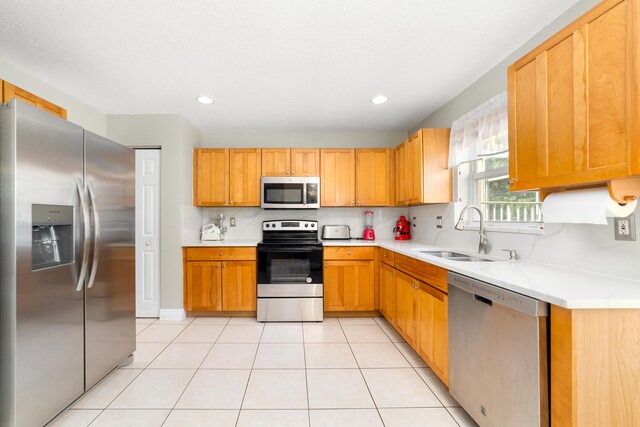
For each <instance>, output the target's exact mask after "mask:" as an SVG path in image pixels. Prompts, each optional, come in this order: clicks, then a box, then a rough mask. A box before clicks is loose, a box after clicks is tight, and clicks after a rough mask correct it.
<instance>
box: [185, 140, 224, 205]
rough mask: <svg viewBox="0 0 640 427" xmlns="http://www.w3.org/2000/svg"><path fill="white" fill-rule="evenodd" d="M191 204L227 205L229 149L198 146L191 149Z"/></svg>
mask: <svg viewBox="0 0 640 427" xmlns="http://www.w3.org/2000/svg"><path fill="white" fill-rule="evenodd" d="M193 204H194V205H195V206H228V205H229V150H228V149H227V148H199V149H195V150H193Z"/></svg>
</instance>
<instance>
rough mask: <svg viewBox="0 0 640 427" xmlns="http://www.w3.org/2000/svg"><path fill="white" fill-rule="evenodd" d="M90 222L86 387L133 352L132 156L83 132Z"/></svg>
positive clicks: (133, 236)
mask: <svg viewBox="0 0 640 427" xmlns="http://www.w3.org/2000/svg"><path fill="white" fill-rule="evenodd" d="M84 141H85V184H86V187H87V200H88V203H89V205H90V211H91V213H90V216H91V220H92V233H91V255H90V260H91V261H90V268H89V271H88V273H87V276H88V278H87V284H86V299H85V309H86V310H85V319H86V324H85V343H86V347H85V354H86V360H85V371H86V387H87V389H88V388H89V387H91V386H92V385H94V384H95V383H96V382H97V381H99V380H100V379H101V378H102V377H104V376H105V375H106V374H107V373H109V371H111V370H112V369H113V368H115V367H116V366H117V365H118V364H119V363H120V362H122V361H123V360H124V359H126V358H127V357H128V356H129V355H130V354H132V353H133V352H134V350H135V152H134V150H132V149H130V148H127V147H124V146H122V145H120V144H117V143H115V142H113V141H110V140H108V139H105V138H102V137H100V136H98V135H95V134H92V133H91V132H88V131H85V134H84Z"/></svg>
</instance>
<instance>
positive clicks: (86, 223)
mask: <svg viewBox="0 0 640 427" xmlns="http://www.w3.org/2000/svg"><path fill="white" fill-rule="evenodd" d="M76 189H77V190H78V198H79V199H80V209H81V210H82V224H83V229H84V232H83V233H82V234H83V239H82V263H81V264H80V273H79V274H78V281H77V282H76V292H80V291H81V290H82V286H83V285H84V279H85V277H86V276H87V267H88V265H89V233H90V232H91V221H90V220H89V207H88V206H87V200H86V199H85V197H84V191H85V190H84V186H83V184H82V180H81V179H80V178H78V179H77V180H76Z"/></svg>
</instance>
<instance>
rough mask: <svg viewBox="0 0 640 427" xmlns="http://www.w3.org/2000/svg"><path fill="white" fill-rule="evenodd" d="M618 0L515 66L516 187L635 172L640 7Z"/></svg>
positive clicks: (512, 131) (512, 153) (512, 170)
mask: <svg viewBox="0 0 640 427" xmlns="http://www.w3.org/2000/svg"><path fill="white" fill-rule="evenodd" d="M616 3H617V2H602V3H600V4H599V5H598V6H597V7H595V8H593V9H592V10H591V11H590V12H588V13H587V14H586V15H584V16H583V17H581V18H580V19H579V20H578V21H576V22H574V23H573V24H571V25H570V26H569V27H567V28H565V29H564V30H562V31H561V32H559V33H558V34H557V35H555V36H554V37H553V38H552V39H550V40H549V41H547V42H545V43H543V44H542V45H541V46H539V47H538V48H536V49H534V50H533V51H532V52H530V53H529V54H528V55H526V56H525V57H523V58H522V59H521V60H519V61H517V62H516V63H515V64H513V65H512V66H511V67H509V72H508V76H509V161H510V163H509V176H510V179H511V181H512V184H511V186H510V189H511V190H524V189H537V188H550V187H561V186H566V185H579V184H587V183H592V182H602V181H608V180H611V179H615V178H624V177H627V176H628V175H630V174H634V173H633V172H632V171H633V170H634V166H633V165H634V161H635V162H636V163H635V165H636V166H638V164H639V163H638V162H640V160H639V159H640V158H639V157H638V156H637V154H638V153H640V149H637V148H635V147H637V146H638V144H637V140H636V141H635V142H634V137H633V136H632V135H633V134H634V133H635V132H637V129H638V126H639V123H638V122H639V120H638V115H637V104H638V99H637V96H638V93H637V90H635V89H633V88H634V87H636V86H637V80H638V74H639V72H638V70H637V69H635V68H634V67H637V65H632V64H633V63H634V61H638V59H639V56H640V55H639V53H638V50H637V38H638V32H637V29H636V28H635V27H634V26H633V25H632V22H633V20H634V18H633V16H637V14H638V12H637V6H634V4H635V3H636V2H634V1H631V0H627V1H622V2H619V3H617V4H616ZM634 8H635V9H634ZM635 19H637V18H635ZM632 29H635V31H634V30H632ZM633 111H636V113H634V112H633ZM636 139H637V138H636ZM634 150H636V151H635V155H634ZM638 170H639V169H636V170H635V173H636V174H637V173H638Z"/></svg>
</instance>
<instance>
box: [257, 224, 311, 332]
mask: <svg viewBox="0 0 640 427" xmlns="http://www.w3.org/2000/svg"><path fill="white" fill-rule="evenodd" d="M257 317H258V321H259V322H321V321H322V319H323V285H322V243H321V242H320V241H319V240H318V222H317V221H297V220H285V221H282V220H280V221H264V222H263V223H262V242H260V243H258V307H257Z"/></svg>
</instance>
